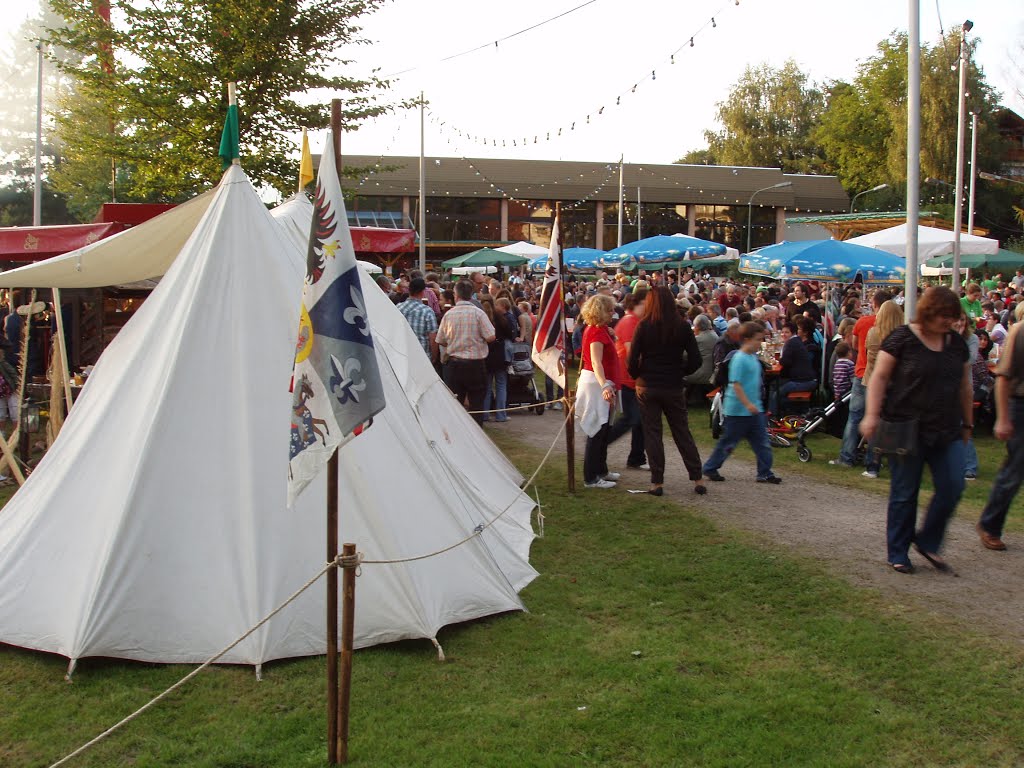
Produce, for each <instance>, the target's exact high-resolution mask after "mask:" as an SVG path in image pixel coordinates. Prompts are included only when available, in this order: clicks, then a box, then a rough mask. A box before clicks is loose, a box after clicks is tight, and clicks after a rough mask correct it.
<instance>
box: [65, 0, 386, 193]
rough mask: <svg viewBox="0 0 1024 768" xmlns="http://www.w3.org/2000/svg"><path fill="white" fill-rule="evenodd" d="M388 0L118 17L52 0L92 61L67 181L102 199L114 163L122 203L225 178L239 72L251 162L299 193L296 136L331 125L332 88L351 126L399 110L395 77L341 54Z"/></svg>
mask: <svg viewBox="0 0 1024 768" xmlns="http://www.w3.org/2000/svg"><path fill="white" fill-rule="evenodd" d="M382 2H383V0H276V1H275V2H266V0H165V1H164V2H161V3H149V2H143V1H142V0H120V1H117V0H115V2H114V3H113V4H112V5H113V18H114V24H113V25H109V24H107V23H106V22H105V21H104V20H103V19H101V18H100V17H99V16H98V15H97V13H96V7H97V5H98V4H97V2H96V1H95V0H52V4H53V7H54V10H55V11H57V12H58V13H59V14H60V15H61V16H62V17H63V19H64V22H63V23H62V24H61V25H59V26H57V27H54V28H52V29H51V30H50V36H49V40H50V42H51V43H53V44H55V45H59V46H62V47H64V48H66V49H68V50H71V51H74V52H76V53H78V54H80V55H81V56H82V57H83V58H82V60H81V61H80V62H78V63H64V64H63V65H62V66H63V69H64V70H65V71H66V72H68V73H70V74H71V75H73V76H74V77H75V78H76V80H77V81H78V83H79V98H75V99H68V100H65V102H64V103H62V104H61V108H60V110H59V112H58V114H57V125H58V128H59V130H60V133H61V136H62V138H63V140H64V142H65V144H66V155H67V162H66V163H64V164H62V165H61V167H60V168H59V169H58V170H57V171H56V173H55V174H54V184H55V186H56V187H57V188H58V189H60V190H61V191H63V192H65V193H67V194H68V195H69V196H70V195H74V196H75V197H76V198H77V200H78V202H79V205H80V207H81V208H82V209H83V212H85V211H87V210H88V209H90V208H95V207H96V206H97V205H98V204H99V203H100V202H102V200H103V199H105V196H106V194H109V179H110V167H111V165H110V164H111V159H113V161H114V162H115V163H116V166H117V197H118V199H119V200H166V201H180V200H182V199H185V198H188V197H190V196H192V195H194V194H196V193H197V192H199V191H200V190H202V189H203V188H205V187H206V186H208V185H209V184H211V183H213V182H215V181H216V180H217V179H218V178H219V176H220V172H221V166H220V159H219V158H218V157H217V154H216V153H217V146H218V142H219V137H220V132H221V127H222V125H223V120H224V114H225V112H226V108H227V94H226V91H227V88H226V84H227V83H228V82H232V81H234V82H237V83H238V101H239V110H240V134H241V143H242V148H241V154H242V166H243V167H244V168H245V170H246V173H247V174H248V175H249V177H250V178H251V179H252V180H253V182H254V183H256V184H257V185H267V186H270V187H274V188H276V189H277V190H279V191H281V192H287V191H290V190H291V189H292V188H293V187H294V184H295V176H296V163H295V160H294V159H293V158H290V157H289V155H293V154H294V152H295V145H294V143H293V142H292V141H291V139H290V138H289V137H288V136H287V134H288V133H289V132H295V131H298V130H299V129H301V128H302V127H307V128H313V129H316V128H323V127H326V126H327V124H328V123H329V119H330V116H329V109H328V107H327V106H326V103H327V101H328V100H329V98H330V96H337V95H341V94H344V95H345V96H344V98H343V125H344V127H345V128H346V129H354V128H356V127H357V126H358V124H359V122H360V121H362V120H363V119H365V118H367V117H372V116H375V115H379V114H382V113H384V112H385V111H387V110H388V109H390V108H391V107H390V105H388V104H383V103H381V102H380V101H378V96H380V94H381V93H382V92H383V91H384V90H385V89H386V87H387V83H386V82H385V81H382V80H380V79H378V78H376V77H372V76H371V77H370V78H369V79H359V78H356V77H353V76H350V75H349V74H348V73H349V72H350V71H351V69H352V65H353V62H352V61H351V60H350V59H348V58H345V57H343V56H341V55H339V54H338V53H337V52H338V51H339V50H342V49H346V50H352V48H353V47H354V46H357V45H360V44H363V43H365V42H366V41H364V40H362V39H361V38H360V27H359V26H358V24H359V19H360V17H362V16H363V15H365V14H367V13H370V12H372V11H374V10H376V8H377V7H378V6H380V5H381V4H382ZM111 52H112V53H111ZM111 128H113V130H111ZM103 179H105V180H106V181H105V182H103V181H101V180H103ZM104 183H106V185H107V186H106V189H104ZM101 191H102V193H103V194H102V195H101V194H100V192H101Z"/></svg>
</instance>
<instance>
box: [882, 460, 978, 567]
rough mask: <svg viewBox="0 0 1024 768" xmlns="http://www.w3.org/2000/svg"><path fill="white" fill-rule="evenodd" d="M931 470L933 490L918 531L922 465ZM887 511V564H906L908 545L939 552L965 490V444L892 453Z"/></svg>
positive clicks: (907, 561) (908, 560) (926, 550)
mask: <svg viewBox="0 0 1024 768" xmlns="http://www.w3.org/2000/svg"><path fill="white" fill-rule="evenodd" d="M925 464H927V465H928V468H929V469H930V470H931V473H932V483H933V484H934V485H935V493H934V495H933V496H932V499H931V501H930V502H929V503H928V510H927V511H926V512H925V516H924V520H923V521H922V523H921V527H920V528H919V529H918V531H917V533H914V524H915V523H916V522H917V497H918V494H919V492H920V490H921V477H922V475H923V474H924V466H925ZM889 471H890V472H891V473H892V481H891V483H890V485H889V510H888V516H887V519H886V540H887V543H888V550H889V562H890V563H903V564H908V563H909V562H910V559H909V557H908V553H909V552H910V545H911V543H912V542H916V543H917V545H918V546H919V547H920V548H921V549H923V550H924V551H925V552H938V551H939V550H940V549H941V547H942V540H943V538H944V537H945V535H946V526H947V525H949V520H950V518H951V517H953V512H954V511H955V510H956V505H957V503H958V502H959V501H960V495H961V494H962V493H963V491H964V444H963V441H962V440H954V441H952V442H950V443H945V444H944V445H934V446H927V447H926V446H923V445H922V446H920V447H919V448H918V451H917V453H916V454H914V455H913V456H894V457H893V458H892V460H891V461H890V462H889Z"/></svg>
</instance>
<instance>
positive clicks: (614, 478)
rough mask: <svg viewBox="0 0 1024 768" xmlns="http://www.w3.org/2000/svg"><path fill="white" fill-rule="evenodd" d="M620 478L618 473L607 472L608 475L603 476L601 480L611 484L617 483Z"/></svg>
mask: <svg viewBox="0 0 1024 768" xmlns="http://www.w3.org/2000/svg"><path fill="white" fill-rule="evenodd" d="M620 477H622V475H621V474H619V473H618V472H609V473H608V474H607V475H605V476H604V478H602V479H604V480H608V481H609V482H612V483H614V482H616V481H618V479H619V478H620Z"/></svg>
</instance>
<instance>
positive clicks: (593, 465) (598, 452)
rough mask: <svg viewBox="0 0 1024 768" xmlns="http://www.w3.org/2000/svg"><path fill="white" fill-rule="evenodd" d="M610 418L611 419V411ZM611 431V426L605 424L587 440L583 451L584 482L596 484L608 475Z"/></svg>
mask: <svg viewBox="0 0 1024 768" xmlns="http://www.w3.org/2000/svg"><path fill="white" fill-rule="evenodd" d="M608 418H609V419H610V418H611V412H610V411H609V414H608ZM610 429H611V426H610V424H609V423H608V422H605V423H604V424H603V425H601V429H600V431H599V432H598V433H597V434H596V435H594V436H593V437H588V438H587V445H586V447H585V448H584V449H583V482H585V483H596V482H597V481H598V480H600V479H601V478H602V477H604V476H605V475H607V474H608V432H609V430H610Z"/></svg>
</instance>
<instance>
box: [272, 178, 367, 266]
mask: <svg viewBox="0 0 1024 768" xmlns="http://www.w3.org/2000/svg"><path fill="white" fill-rule="evenodd" d="M270 215H271V216H273V217H274V221H276V222H277V223H278V224H279V225H281V227H282V228H283V229H284V231H285V234H286V235H288V239H289V240H291V241H292V242H293V243H295V246H296V247H297V248H298V249H299V252H300V253H302V254H305V253H306V248H307V247H308V245H309V224H310V222H311V221H312V219H313V204H312V203H311V202H309V198H308V197H306V194H305V193H304V192H300V193H298V194H295V195H292V196H291V197H289V198H288V199H287V200H285V201H284V202H283V203H281V204H280V205H279V206H277V207H276V208H274V209H272V210H271V211H270ZM303 222H305V224H303ZM356 264H358V265H359V267H360V269H362V270H364V271H365V272H367V273H369V274H371V275H379V274H381V273H382V272H383V271H384V270H383V269H381V268H380V267H378V266H377V265H376V264H373V263H372V262H369V261H363V260H361V259H356Z"/></svg>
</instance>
